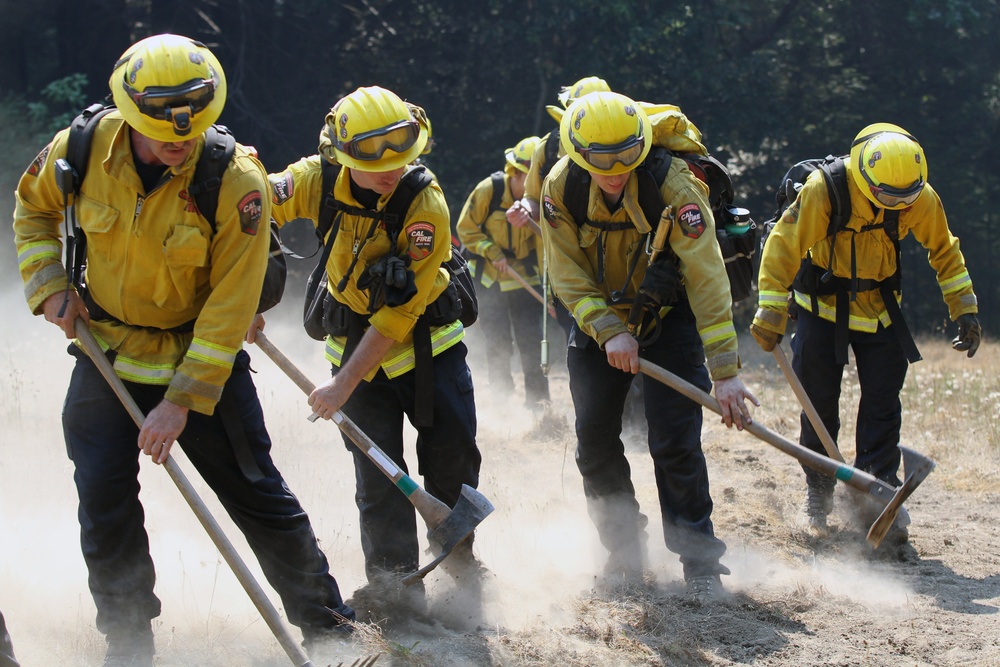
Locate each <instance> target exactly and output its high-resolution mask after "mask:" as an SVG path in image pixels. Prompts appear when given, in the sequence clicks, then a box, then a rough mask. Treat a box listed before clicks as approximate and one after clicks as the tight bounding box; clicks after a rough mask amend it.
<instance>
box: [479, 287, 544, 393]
mask: <svg viewBox="0 0 1000 667" xmlns="http://www.w3.org/2000/svg"><path fill="white" fill-rule="evenodd" d="M479 297H480V301H479V325H480V326H481V327H482V328H483V332H484V333H485V336H486V343H487V345H488V346H489V350H488V353H487V355H486V362H487V364H488V369H489V378H490V387H491V389H492V390H493V391H492V393H493V395H496V392H497V391H500V392H503V391H511V390H513V388H514V382H513V380H512V379H511V376H510V358H511V356H512V355H513V354H514V345H513V341H514V340H516V341H517V349H518V352H519V353H520V357H521V372H522V373H524V394H525V395H524V402H525V405H527V406H528V407H533V406H535V405H536V404H538V403H539V402H540V401H548V400H549V381H548V380H547V379H546V377H545V376H544V375H542V346H541V345H542V317H547V315H546V314H545V313H544V311H543V310H542V304H540V303H538V301H537V300H536V299H535V298H534V297H533V296H531V295H530V294H528V291H527V290H525V289H516V290H511V291H509V292H501V291H500V283H499V282H495V283H493V284H492V285H490V287H489V289H483V290H482V291H481V292H480V293H479Z"/></svg>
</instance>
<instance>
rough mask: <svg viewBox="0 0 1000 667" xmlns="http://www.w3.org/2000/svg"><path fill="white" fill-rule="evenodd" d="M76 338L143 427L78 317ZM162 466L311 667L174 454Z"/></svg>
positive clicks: (277, 632) (297, 658) (290, 651)
mask: <svg viewBox="0 0 1000 667" xmlns="http://www.w3.org/2000/svg"><path fill="white" fill-rule="evenodd" d="M75 327H76V337H77V339H78V340H79V341H80V342H81V343H82V344H83V349H84V350H85V351H86V352H87V356H89V357H90V359H91V361H93V362H94V365H95V366H97V370H99V371H100V372H101V375H103V376H104V379H105V380H107V381H108V384H109V385H111V389H112V390H113V391H114V392H115V395H116V396H118V399H119V400H120V401H121V402H122V405H124V406H125V409H126V410H128V413H129V415H131V417H132V420H133V421H134V422H135V424H136V426H139V427H140V428H141V427H142V423H143V422H144V421H145V420H146V417H145V415H143V414H142V410H140V409H139V406H138V404H136V402H135V400H134V399H133V398H132V396H131V395H130V394H129V393H128V389H126V388H125V383H123V382H122V381H121V378H119V377H118V375H117V374H116V373H115V369H114V368H113V367H112V365H111V362H110V361H108V358H107V357H106V356H105V354H104V351H103V350H102V349H101V346H100V344H99V343H98V342H97V339H96V338H94V334H92V333H91V332H90V329H89V328H87V324H86V323H85V322H84V321H83V320H82V319H80V318H77V319H76V322H75ZM163 467H164V468H165V469H166V470H167V474H169V475H170V479H172V480H174V483H175V484H176V485H177V488H178V490H179V491H180V492H181V495H182V496H184V500H186V501H187V503H188V505H190V506H191V509H192V510H193V511H194V513H195V516H197V517H198V520H199V521H200V522H201V525H202V526H203V527H204V528H205V530H206V531H207V532H208V535H209V537H211V538H212V542H214V543H215V546H216V548H217V549H218V550H219V552H220V553H221V554H222V557H223V558H225V559H226V562H227V563H228V564H229V567H230V568H231V569H232V570H233V574H235V575H236V578H237V579H239V582H240V583H241V584H242V585H243V588H244V590H246V592H247V595H249V596H250V600H251V601H252V602H253V603H254V606H255V607H257V611H259V612H260V614H261V616H263V617H264V621H265V622H266V623H267V627H269V628H270V629H271V632H272V633H274V636H275V638H276V639H277V640H278V643H279V644H281V648H283V649H284V650H285V653H286V654H287V655H288V657H289V658H290V659H291V661H292V663H293V664H295V665H298V666H299V667H312V665H313V663H312V662H311V661H310V660H309V657H308V656H307V655H306V654H305V652H304V651H303V650H302V647H301V646H299V645H298V644H297V643H296V642H295V640H294V639H293V638H292V635H291V633H290V632H289V631H288V628H287V627H285V625H284V623H282V621H281V617H280V616H278V612H277V610H276V609H275V608H274V605H272V604H271V601H270V600H268V599H267V596H266V595H265V594H264V590H263V589H262V588H261V587H260V584H258V583H257V580H256V579H254V576H253V574H251V572H250V570H249V568H247V566H246V563H244V562H243V559H242V558H240V555H239V554H238V553H237V552H236V549H235V548H234V547H233V543H232V542H230V541H229V538H227V537H226V534H225V533H223V532H222V528H221V527H220V526H219V524H218V523H217V522H216V521H215V517H213V516H212V513H211V512H210V511H209V509H208V507H207V506H206V505H205V503H204V502H203V501H202V499H201V498H200V497H199V496H198V492H197V491H195V489H194V487H193V486H192V485H191V482H189V481H188V479H187V476H185V475H184V473H183V471H181V469H180V468H178V467H177V463H176V462H175V461H174V459H173V457H171V456H167V460H166V461H164V462H163Z"/></svg>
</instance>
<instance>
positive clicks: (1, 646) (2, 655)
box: [0, 611, 18, 667]
mask: <svg viewBox="0 0 1000 667" xmlns="http://www.w3.org/2000/svg"><path fill="white" fill-rule="evenodd" d="M0 667H18V662H17V659H16V658H15V657H14V647H13V646H12V645H11V641H10V635H9V634H7V622H6V621H5V620H4V619H3V612H2V611H0Z"/></svg>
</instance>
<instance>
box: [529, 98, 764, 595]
mask: <svg viewBox="0 0 1000 667" xmlns="http://www.w3.org/2000/svg"><path fill="white" fill-rule="evenodd" d="M559 132H560V137H561V141H562V144H563V149H564V150H565V151H566V153H567V156H565V157H563V158H561V159H560V160H559V161H558V162H557V163H556V164H555V166H554V167H553V168H552V171H551V172H550V173H549V175H548V177H547V178H546V179H545V182H544V185H543V186H542V193H541V194H542V215H543V219H544V223H545V224H542V225H541V228H542V230H543V231H542V234H543V239H544V243H545V252H546V256H547V257H548V261H549V275H550V276H551V279H552V282H553V284H554V287H555V291H556V293H557V294H558V295H559V297H560V298H561V299H562V300H563V301H564V303H565V304H566V306H567V308H569V310H570V312H571V313H572V315H573V317H574V326H573V330H572V332H571V334H570V337H569V349H568V352H567V367H568V369H569V377H570V390H571V394H572V397H573V404H574V407H575V410H576V435H577V451H576V462H577V467H578V468H579V470H580V473H581V474H582V476H583V488H584V493H585V495H586V498H587V505H588V510H589V512H590V515H591V518H592V519H593V521H594V523H595V524H596V527H597V531H598V533H599V536H600V539H601V542H602V543H603V544H604V546H605V547H606V548H607V549H608V550H609V552H610V555H609V559H608V562H607V564H606V566H605V574H606V575H607V576H609V577H613V578H618V577H624V578H627V579H630V578H638V577H641V576H642V571H643V565H644V556H645V543H646V539H647V538H646V530H645V526H646V523H647V519H646V517H645V516H644V515H643V514H642V513H640V511H639V504H638V502H637V501H636V498H635V490H634V487H633V485H632V481H631V477H630V469H629V464H628V461H627V459H626V457H625V448H624V445H623V443H622V440H621V431H622V410H623V408H624V404H625V399H626V396H627V394H628V392H629V387H630V385H631V384H632V381H633V379H634V378H635V376H636V373H637V372H638V370H639V358H640V357H641V358H643V359H647V360H649V361H650V362H652V363H655V364H657V365H659V366H661V367H664V368H666V369H667V370H669V371H671V372H672V373H674V374H675V375H678V376H680V377H682V378H684V379H685V380H687V381H688V382H690V383H692V384H694V385H695V386H697V387H699V388H701V389H702V390H704V391H709V390H711V389H712V384H713V381H714V384H715V395H716V398H717V399H718V401H719V404H720V406H721V408H722V413H723V421H724V423H725V424H726V426H733V425H735V426H736V427H737V428H738V429H742V428H743V426H744V424H745V423H749V421H750V418H749V411H748V408H747V406H746V404H745V399H749V400H751V401H752V402H753V403H754V404H756V403H757V400H756V398H754V396H753V395H752V394H751V393H750V392H749V391H747V389H746V388H745V387H744V386H743V382H742V381H741V380H740V379H739V377H738V376H737V373H738V370H739V367H740V362H739V355H738V350H737V340H736V330H735V328H734V327H733V322H732V302H731V297H730V291H729V281H728V277H727V274H726V269H725V266H724V264H723V261H722V256H721V253H720V251H719V246H718V242H717V241H716V238H715V228H714V227H715V223H714V220H713V218H712V212H711V207H710V206H709V203H708V201H707V194H708V189H707V187H706V186H705V185H704V184H703V183H702V182H701V181H699V180H698V179H697V178H695V177H694V175H692V173H691V172H690V170H688V169H687V167H686V166H684V161H683V160H674V161H673V162H672V164H671V167H670V171H669V173H668V174H667V177H666V178H665V180H664V182H663V185H662V186H661V189H660V194H661V196H662V200H663V202H664V203H665V205H666V207H665V209H664V213H663V214H662V215H661V217H660V220H647V219H646V218H645V215H644V213H643V212H642V208H641V206H640V205H639V202H638V197H637V193H638V183H637V176H636V175H635V173H634V170H635V168H636V167H637V166H638V165H639V164H641V163H642V161H643V159H644V158H645V156H646V155H647V153H648V152H649V150H650V148H651V142H652V129H651V127H650V122H649V118H648V116H647V115H646V113H645V111H643V109H642V108H641V107H640V106H639V105H638V104H637V103H635V102H634V101H632V100H630V99H629V98H627V97H625V96H624V95H619V94H616V93H610V92H595V93H590V94H588V95H585V96H583V97H581V98H580V99H578V100H576V102H574V103H573V104H572V105H570V107H569V108H568V109H567V110H566V113H565V114H564V115H563V117H562V121H561V123H560V129H559ZM584 171H585V172H587V173H589V176H590V181H589V184H588V190H587V201H588V204H587V209H586V210H587V211H588V212H589V213H588V215H587V219H586V220H577V219H574V217H573V214H572V213H570V209H569V207H568V206H567V204H566V199H565V195H566V194H567V186H568V185H569V179H571V178H580V176H581V175H582V174H583V173H584ZM671 211H672V213H671ZM661 221H663V223H662V224H669V225H670V227H669V229H670V232H669V236H668V237H667V238H668V243H669V246H670V249H671V250H672V252H673V253H674V254H676V256H677V258H679V266H678V262H677V261H675V260H674V258H673V257H671V256H670V254H669V253H661V254H660V255H659V258H658V260H657V261H656V262H655V263H654V264H649V258H648V256H647V254H646V240H647V238H648V237H647V234H650V233H652V232H653V231H655V229H654V228H655V227H656V226H658V225H659V224H661ZM640 289H641V290H642V291H643V292H644V293H646V294H650V295H652V294H657V295H659V296H658V303H659V304H660V305H659V306H657V307H656V308H654V309H653V311H654V312H656V313H657V318H658V320H654V322H656V323H655V329H654V330H659V335H656V336H653V337H652V338H651V339H646V337H645V334H644V335H643V338H644V339H646V340H648V342H647V343H645V344H644V346H640V344H639V342H638V341H637V339H636V338H634V337H633V336H632V335H631V333H630V329H629V327H628V326H627V322H628V320H629V313H630V310H631V305H630V304H632V303H633V302H635V301H636V297H637V294H638V293H639V291H640ZM672 295H676V296H677V298H673V296H672ZM644 328H645V327H643V329H644ZM706 353H707V357H708V359H707V362H708V363H707V367H706V365H705V356H706ZM643 399H644V405H645V413H646V420H647V422H648V424H649V430H648V434H649V436H648V445H649V451H650V455H651V457H652V459H653V464H654V469H655V473H656V482H657V490H658V493H659V503H660V512H661V518H662V523H663V533H664V540H665V542H666V545H667V548H668V549H670V550H671V551H673V552H675V553H677V554H679V556H680V560H681V563H682V564H683V567H684V578H685V580H686V582H687V590H688V593H689V594H690V596H691V597H692V598H693V599H695V600H698V601H705V600H709V599H712V598H714V597H715V596H716V595H717V594H719V593H720V592H721V591H722V586H721V581H720V575H722V574H729V570H728V569H727V568H726V567H725V566H724V565H722V563H721V562H720V558H721V557H722V555H723V553H724V552H725V550H726V545H725V543H724V542H723V541H722V540H720V539H719V538H718V537H716V536H715V532H714V528H713V525H712V519H711V514H712V499H711V496H710V494H709V484H708V470H707V467H706V464H705V457H704V454H703V452H702V447H701V428H702V411H701V407H700V406H699V405H698V404H696V403H695V402H694V401H692V400H690V399H688V398H685V397H683V396H681V395H680V394H678V393H677V392H675V391H674V390H673V389H670V388H668V387H666V386H665V385H663V384H661V383H658V382H652V381H648V382H646V383H645V385H644V390H643Z"/></svg>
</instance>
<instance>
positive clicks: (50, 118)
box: [27, 73, 87, 134]
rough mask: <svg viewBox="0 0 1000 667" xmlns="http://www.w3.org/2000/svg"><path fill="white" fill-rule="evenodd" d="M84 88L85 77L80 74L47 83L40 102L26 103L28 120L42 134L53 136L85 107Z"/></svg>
mask: <svg viewBox="0 0 1000 667" xmlns="http://www.w3.org/2000/svg"><path fill="white" fill-rule="evenodd" d="M86 88H87V75H86V74H80V73H76V74H70V75H69V76H66V77H63V78H61V79H57V80H55V81H53V82H51V83H49V84H48V85H47V86H45V87H44V88H42V92H41V96H42V99H41V100H40V101H36V102H28V104H27V107H28V118H29V119H30V120H31V122H32V123H34V124H35V125H36V126H37V127H38V128H39V130H40V131H41V132H42V133H44V134H55V133H56V132H58V131H59V130H61V129H62V128H64V127H66V126H67V125H69V124H70V121H72V120H73V118H74V117H76V115H77V114H78V113H80V110H81V109H83V108H84V107H85V106H87V97H86V94H85V93H84V91H85V90H86Z"/></svg>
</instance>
